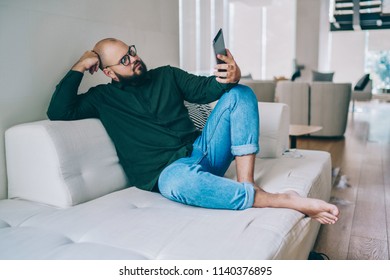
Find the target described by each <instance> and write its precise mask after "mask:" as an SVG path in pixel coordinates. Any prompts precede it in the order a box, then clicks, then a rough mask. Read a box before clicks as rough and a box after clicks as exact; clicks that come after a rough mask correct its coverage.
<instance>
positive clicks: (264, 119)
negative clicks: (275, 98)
mask: <svg viewBox="0 0 390 280" xmlns="http://www.w3.org/2000/svg"><path fill="white" fill-rule="evenodd" d="M258 105H259V117H260V139H259V144H260V152H259V154H258V155H257V157H259V158H277V157H280V156H282V154H283V152H284V151H286V150H287V149H288V147H289V125H290V114H289V107H288V106H287V105H286V104H283V103H266V102H259V103H258Z"/></svg>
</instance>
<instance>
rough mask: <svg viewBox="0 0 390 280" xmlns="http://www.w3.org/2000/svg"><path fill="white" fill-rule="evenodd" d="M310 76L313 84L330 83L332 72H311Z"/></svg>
mask: <svg viewBox="0 0 390 280" xmlns="http://www.w3.org/2000/svg"><path fill="white" fill-rule="evenodd" d="M312 75H313V76H312V78H313V79H312V80H313V82H332V81H333V75H334V72H329V73H323V72H318V71H315V70H313V71H312Z"/></svg>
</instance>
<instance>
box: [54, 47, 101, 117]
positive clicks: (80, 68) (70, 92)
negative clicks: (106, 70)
mask: <svg viewBox="0 0 390 280" xmlns="http://www.w3.org/2000/svg"><path fill="white" fill-rule="evenodd" d="M98 69H99V58H98V55H97V54H96V53H94V52H93V51H87V52H85V53H84V54H83V56H82V57H81V58H80V59H79V60H78V61H77V62H76V64H74V65H73V67H72V69H71V70H70V71H69V72H68V73H67V74H66V76H65V77H64V78H63V79H62V80H61V82H60V83H59V84H58V85H57V87H56V90H55V92H54V94H53V96H52V99H51V102H50V105H49V108H48V111H47V116H48V117H49V119H51V120H76V119H84V118H94V117H97V112H96V110H95V108H94V106H92V104H91V99H92V96H91V94H89V93H86V94H81V95H78V94H77V92H78V88H79V86H80V83H81V80H82V78H83V75H84V72H85V71H89V72H90V73H91V74H93V73H94V72H96V71H97V70H98Z"/></svg>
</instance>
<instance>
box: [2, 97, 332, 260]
mask: <svg viewBox="0 0 390 280" xmlns="http://www.w3.org/2000/svg"><path fill="white" fill-rule="evenodd" d="M259 108H260V118H261V137H260V145H261V153H260V154H259V155H258V157H257V159H256V178H255V179H256V181H257V182H258V183H259V184H260V185H262V186H264V188H265V189H266V190H267V191H270V192H282V191H284V190H286V189H289V190H295V191H297V192H299V193H300V194H302V195H305V196H309V197H316V198H321V199H324V200H328V199H329V197H330V188H331V163H330V162H331V161H330V155H329V154H328V153H326V152H320V151H303V150H302V151H299V152H300V153H301V156H300V157H294V156H291V155H282V153H283V151H285V149H286V147H287V146H288V124H289V120H288V115H289V114H288V107H287V106H286V105H284V104H279V103H259ZM5 140H6V156H7V172H8V182H9V187H8V188H9V198H8V199H5V200H1V201H0V259H139V260H141V259H155V260H156V259H171V260H172V259H175V260H176V259H187V260H188V259H306V258H307V256H308V254H309V252H310V250H311V248H312V246H313V244H314V242H315V239H316V236H317V233H318V230H319V227H320V224H319V223H318V222H316V221H313V220H311V219H310V218H307V217H305V216H304V215H303V214H301V213H300V212H297V211H294V210H288V209H269V208H266V209H254V208H251V209H247V210H244V211H228V210H211V209H202V208H197V207H192V206H187V205H182V204H179V203H175V202H172V201H170V200H167V199H165V198H164V197H162V196H161V195H160V194H158V193H151V192H146V191H143V190H140V189H137V188H136V187H129V186H127V185H126V178H125V175H124V173H123V170H122V168H121V166H120V165H119V163H118V158H117V155H116V152H115V149H114V147H113V144H112V142H111V141H110V139H109V137H108V135H107V134H106V131H105V130H104V128H103V126H102V124H101V123H100V121H98V120H96V119H87V120H81V121H72V122H51V121H48V120H44V121H39V122H33V123H26V124H21V125H17V126H15V127H12V128H10V129H8V130H7V131H6V135H5ZM226 176H227V177H230V178H234V177H235V174H234V163H232V166H231V168H230V169H229V170H228V172H227V174H226Z"/></svg>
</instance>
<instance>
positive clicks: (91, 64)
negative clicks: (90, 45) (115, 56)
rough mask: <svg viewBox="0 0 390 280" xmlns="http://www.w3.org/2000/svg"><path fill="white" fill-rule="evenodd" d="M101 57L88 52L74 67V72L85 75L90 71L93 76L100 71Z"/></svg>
mask: <svg viewBox="0 0 390 280" xmlns="http://www.w3.org/2000/svg"><path fill="white" fill-rule="evenodd" d="M99 63H100V60H99V55H98V54H97V53H96V52H94V51H86V52H85V53H84V54H83V55H82V57H80V59H79V60H78V61H77V62H76V64H75V65H73V67H72V70H74V71H79V72H81V73H84V72H85V71H87V70H88V71H89V73H90V74H91V75H93V73H95V72H97V71H98V70H99Z"/></svg>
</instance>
